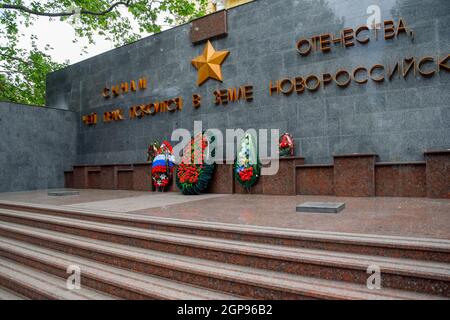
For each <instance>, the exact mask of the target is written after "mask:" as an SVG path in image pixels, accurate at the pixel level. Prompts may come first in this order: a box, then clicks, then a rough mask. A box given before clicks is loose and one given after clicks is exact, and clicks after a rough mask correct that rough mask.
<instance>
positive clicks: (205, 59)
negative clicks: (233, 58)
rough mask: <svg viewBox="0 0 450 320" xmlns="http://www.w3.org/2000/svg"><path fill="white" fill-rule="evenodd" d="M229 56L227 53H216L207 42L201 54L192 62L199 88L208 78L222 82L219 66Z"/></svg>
mask: <svg viewBox="0 0 450 320" xmlns="http://www.w3.org/2000/svg"><path fill="white" fill-rule="evenodd" d="M229 54H230V52H229V51H216V50H215V49H214V47H213V46H212V44H211V42H210V41H209V40H208V43H207V44H206V47H205V50H203V54H202V55H200V56H198V57H197V58H195V59H193V60H192V64H193V65H194V67H195V68H196V69H197V70H198V80H197V84H198V85H199V86H201V85H202V84H203V83H205V82H206V80H208V79H209V78H212V79H216V80H219V81H222V69H221V65H222V63H223V62H224V61H225V59H226V58H227V57H228V55H229Z"/></svg>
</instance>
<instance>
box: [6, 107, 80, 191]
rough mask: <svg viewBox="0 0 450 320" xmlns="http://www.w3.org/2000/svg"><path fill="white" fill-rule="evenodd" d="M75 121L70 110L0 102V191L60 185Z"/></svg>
mask: <svg viewBox="0 0 450 320" xmlns="http://www.w3.org/2000/svg"><path fill="white" fill-rule="evenodd" d="M77 120H78V114H77V113H76V112H73V111H70V110H60V109H53V108H43V107H37V106H28V105H21V104H15V103H6V102H0V137H1V139H0V168H1V169H0V192H7V191H24V190H35V189H47V188H50V189H51V188H61V187H63V186H64V171H66V170H71V168H72V166H73V165H74V164H75V159H76V153H77V152H76V151H77Z"/></svg>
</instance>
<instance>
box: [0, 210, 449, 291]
mask: <svg viewBox="0 0 450 320" xmlns="http://www.w3.org/2000/svg"><path fill="white" fill-rule="evenodd" d="M0 211H1V214H0V220H1V221H4V222H3V223H2V224H1V225H0V235H2V236H5V237H9V238H14V239H17V240H22V241H27V242H30V243H36V244H39V245H44V246H47V247H49V248H53V249H57V250H59V248H60V247H61V246H67V245H68V243H65V242H64V240H65V239H64V238H58V237H52V235H51V234H50V233H49V232H48V231H45V232H43V231H42V230H40V229H36V228H42V229H46V230H51V231H57V232H61V233H65V234H72V235H80V236H83V237H86V238H91V239H98V240H104V241H109V242H114V243H118V244H124V245H129V246H133V247H141V248H145V249H151V250H155V251H163V252H167V253H174V254H179V255H185V256H190V257H194V258H200V259H208V260H213V261H218V262H225V263H232V264H237V265H242V266H248V267H254V268H262V269H268V270H274V271H280V272H286V273H290V274H297V275H301V276H308V277H317V278H323V279H326V280H334V281H348V282H353V283H359V284H365V283H366V281H367V278H368V275H367V269H368V267H369V266H377V267H379V268H380V269H381V272H382V280H383V285H384V287H387V288H393V289H401V290H408V291H415V292H421V293H426V294H433V295H441V296H450V289H449V285H450V265H449V264H444V263H437V262H429V261H414V260H411V259H396V258H386V257H379V256H371V255H360V254H353V253H342V252H333V251H326V250H315V249H304V248H293V247H284V246H275V245H268V244H259V243H251V242H243V241H236V240H225V239H212V238H210V237H200V236H193V235H186V234H178V233H173V232H162V231H156V230H143V229H140V228H131V227H123V226H118V225H111V224H105V223H98V222H89V221H79V220H76V219H69V218H61V217H55V216H49V215H41V214H36V213H24V212H16V211H11V210H5V209H2V210H0ZM7 221H8V222H7ZM18 224H19V225H18ZM27 226H28V227H27ZM31 227H32V228H31ZM61 242H63V243H61ZM73 250H76V247H74V248H73Z"/></svg>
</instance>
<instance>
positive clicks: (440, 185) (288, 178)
mask: <svg viewBox="0 0 450 320" xmlns="http://www.w3.org/2000/svg"><path fill="white" fill-rule="evenodd" d="M376 159H377V156H376V155H375V154H350V155H336V156H334V163H333V164H327V165H323V164H321V165H311V164H307V165H305V164H304V158H301V157H288V158H281V159H280V168H279V171H278V174H276V175H274V176H262V177H260V179H259V181H258V182H257V183H256V185H255V186H254V187H252V188H251V190H250V193H251V194H264V195H286V196H288V195H296V194H299V195H330V196H350V197H374V196H382V197H428V198H447V199H448V198H450V182H449V181H450V150H442V151H429V152H426V153H425V160H426V161H418V162H417V161H416V162H384V163H382V162H376ZM150 167H151V165H150V164H149V163H143V164H125V165H119V164H117V165H100V166H88V165H85V166H75V167H74V170H73V171H67V172H65V173H64V176H65V187H66V188H75V189H118V190H136V191H150V192H151V191H154V190H153V187H152V184H151V178H150ZM176 189H177V188H176V186H175V184H173V185H172V186H171V188H170V190H171V191H176ZM208 192H210V193H221V194H234V193H238V194H239V193H242V194H246V193H247V191H246V190H244V189H243V188H242V187H241V186H240V185H238V184H237V183H236V182H235V181H234V175H233V165H232V164H219V165H217V168H216V171H215V173H214V177H213V179H212V181H211V183H210V186H209V188H208Z"/></svg>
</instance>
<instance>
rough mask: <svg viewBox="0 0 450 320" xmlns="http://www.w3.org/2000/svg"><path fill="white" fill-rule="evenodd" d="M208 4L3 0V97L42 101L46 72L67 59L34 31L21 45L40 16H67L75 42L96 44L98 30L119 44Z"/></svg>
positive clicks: (186, 0)
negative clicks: (58, 57) (25, 45)
mask: <svg viewBox="0 0 450 320" xmlns="http://www.w3.org/2000/svg"><path fill="white" fill-rule="evenodd" d="M206 4H207V0H126V1H114V0H43V1H42V0H41V1H34V0H0V101H2V100H3V101H12V102H17V103H27V104H36V105H44V104H45V77H46V74H47V73H49V72H52V71H55V70H58V69H60V68H62V67H63V66H65V65H67V63H68V62H66V63H63V64H60V63H56V62H54V61H52V59H51V57H50V55H49V52H50V51H51V50H52V48H51V47H50V46H49V45H47V46H46V47H45V48H44V50H41V49H39V48H38V45H37V40H38V39H37V36H35V35H33V36H31V38H30V39H29V41H30V48H29V49H22V48H20V47H19V46H18V40H19V37H23V36H24V34H23V33H21V30H22V29H23V28H30V27H32V26H33V23H34V22H35V21H36V19H37V18H38V17H48V18H49V19H51V21H54V20H55V19H58V20H60V21H67V22H69V23H70V24H71V25H72V27H73V28H74V31H75V38H74V39H73V40H72V41H73V42H78V40H79V39H81V38H87V39H88V40H89V43H90V44H95V40H94V36H96V35H97V36H101V37H103V38H105V39H106V40H110V41H112V42H113V43H114V44H115V45H116V46H121V45H124V44H127V43H130V42H134V41H136V40H139V39H140V38H141V36H140V34H142V33H146V34H147V33H150V34H153V33H157V32H160V31H161V30H162V28H163V27H165V26H173V25H176V24H181V23H184V22H187V21H189V20H191V19H193V18H196V17H199V16H201V15H204V14H205V10H206ZM135 24H137V25H138V26H139V27H138V30H135V28H133V25H135Z"/></svg>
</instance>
